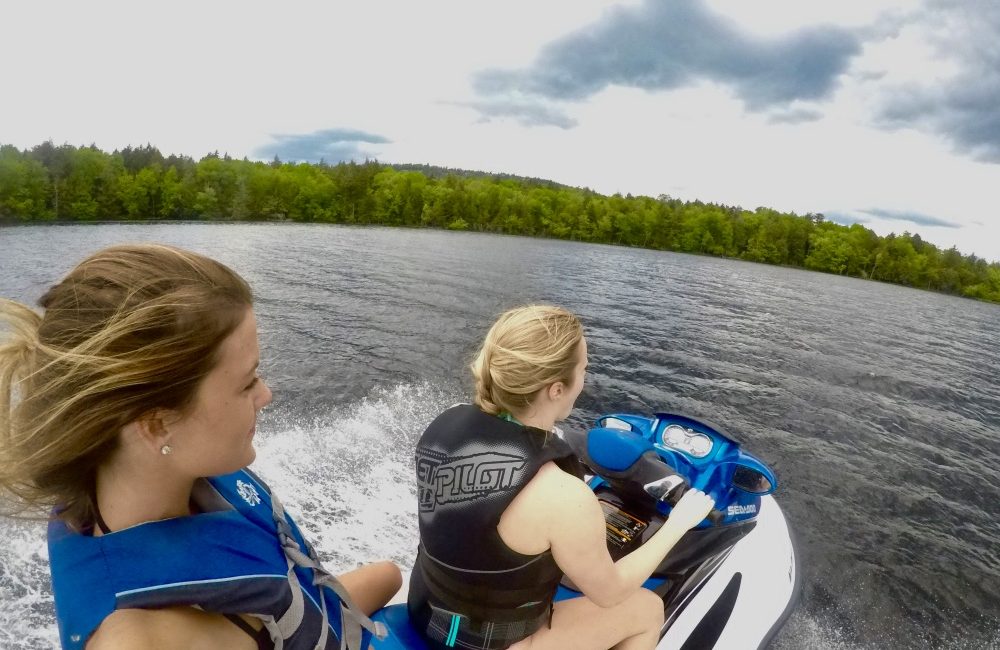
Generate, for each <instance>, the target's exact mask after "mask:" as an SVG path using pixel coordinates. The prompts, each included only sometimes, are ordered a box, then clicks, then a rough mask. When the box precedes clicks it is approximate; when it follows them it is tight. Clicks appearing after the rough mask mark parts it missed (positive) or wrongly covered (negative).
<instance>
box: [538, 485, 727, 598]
mask: <svg viewBox="0 0 1000 650" xmlns="http://www.w3.org/2000/svg"><path fill="white" fill-rule="evenodd" d="M539 474H541V472H540V473H539ZM537 487H538V488H539V490H537V491H533V494H531V497H532V499H531V501H532V502H533V503H534V504H540V506H541V507H540V509H541V510H543V511H544V515H543V517H542V518H541V520H540V521H542V522H544V526H545V530H546V534H547V537H548V544H549V548H551V549H552V555H553V557H554V559H555V561H556V563H557V564H558V565H559V568H561V569H562V570H563V572H564V573H565V574H566V575H567V576H568V577H569V578H570V580H572V581H573V582H574V583H575V584H576V586H577V587H578V588H579V589H580V590H581V591H582V592H583V593H584V595H585V596H587V597H588V598H590V599H591V600H592V601H594V603H596V604H597V605H600V606H601V607H613V606H615V605H617V604H618V603H620V602H622V601H623V600H625V599H626V598H628V597H629V595H631V594H632V593H633V592H634V591H635V590H636V589H638V588H639V587H640V586H642V583H643V582H645V581H646V579H648V578H649V576H650V574H652V572H653V570H654V569H656V567H657V566H658V565H659V564H660V562H661V561H662V560H663V558H664V556H666V554H667V553H668V552H669V551H670V549H671V548H673V546H674V544H676V543H677V541H678V540H679V539H680V538H681V537H682V536H683V535H684V533H685V532H687V531H688V530H689V529H691V528H692V527H693V526H695V525H696V524H698V523H699V522H700V521H701V520H702V519H704V518H705V517H706V516H707V515H708V513H709V511H710V510H711V509H712V506H713V502H712V499H711V498H710V497H708V496H707V495H705V494H703V493H701V492H698V491H696V490H690V491H689V492H688V493H687V494H685V495H684V497H683V498H682V499H681V502H680V503H678V504H677V506H675V507H674V509H673V511H672V513H671V515H670V517H669V518H668V519H667V521H666V523H665V524H664V525H663V526H662V527H661V528H660V529H659V530H658V531H656V533H654V534H653V536H652V537H651V538H650V539H649V540H648V541H646V543H645V544H643V545H642V546H641V547H639V548H638V549H636V550H634V551H632V552H631V553H629V554H628V555H626V556H625V557H623V558H621V559H620V560H618V561H617V562H613V561H612V559H611V555H610V554H609V553H608V548H607V542H606V541H605V536H606V527H605V523H604V512H603V510H602V509H601V506H600V503H599V502H598V500H597V497H596V496H595V495H594V493H593V492H592V491H591V490H590V488H589V487H587V485H586V484H585V483H584V482H583V481H581V480H579V479H578V478H576V477H575V476H571V475H569V474H567V473H565V472H563V471H561V470H559V471H549V472H546V473H545V474H544V475H543V480H542V481H540V484H539V485H538V486H537Z"/></svg>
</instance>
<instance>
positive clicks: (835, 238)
mask: <svg viewBox="0 0 1000 650" xmlns="http://www.w3.org/2000/svg"><path fill="white" fill-rule="evenodd" d="M128 220H137V221H150V220H211V221H297V222H310V223H312V222H316V223H337V224H358V225H362V224H371V225H385V226H403V227H422V228H446V229H450V230H471V231H479V232H492V233H507V234H516V235H527V236H532V237H551V238H556V239H571V240H578V241H586V242H599V243H608V244H620V245H625V246H639V247H644V248H654V249H660V250H670V251H681V252H685V253H699V254H704V255H715V256H720V257H731V258H736V259H741V260H749V261H753V262H763V263H766V264H779V265H783V266H792V267H800V268H806V269H812V270H815V271H823V272H827V273H836V274H840V275H850V276H854V277H859V278H867V279H872V280H878V281H882V282H892V283H896V284H902V285H906V286H910V287H916V288H920V289H928V290H932V291H939V292H944V293H949V294H955V295H961V296H966V297H969V298H976V299H980V300H987V301H992V302H998V303H1000V263H997V262H994V263H992V264H991V263H988V262H987V261H986V260H983V259H980V258H977V257H976V256H974V255H962V254H961V253H960V252H959V251H958V250H956V249H955V248H951V249H948V250H941V249H939V248H937V247H936V246H934V245H933V244H931V243H929V242H925V241H923V240H922V239H921V238H920V236H919V235H917V234H910V233H908V232H904V233H902V234H890V235H888V236H885V237H881V236H879V235H876V234H875V233H874V232H872V231H871V230H869V229H867V228H865V227H863V226H861V225H859V224H854V225H851V226H844V225H840V224H838V223H834V222H831V221H827V220H826V219H824V217H823V215H822V214H805V215H797V214H794V213H785V212H778V211H776V210H772V209H770V208H763V207H761V208H757V209H755V210H746V209H743V208H740V207H734V206H726V205H717V204H713V203H702V202H700V201H687V202H686V201H681V200H679V199H675V198H671V197H669V196H666V195H661V196H659V197H656V198H652V197H647V196H631V195H627V196H621V195H620V194H615V195H612V196H604V195H601V194H598V193H596V192H593V191H591V190H588V189H579V188H573V187H567V186H564V185H560V184H557V183H553V182H550V181H544V180H538V179H530V178H521V177H517V176H511V175H491V174H484V173H476V172H468V171H464V170H450V169H442V168H439V167H430V166H423V165H397V166H392V165H386V164H382V163H379V162H375V161H371V162H365V163H361V164H358V163H353V162H351V163H341V164H337V165H328V164H325V163H319V164H308V163H285V162H281V161H280V160H278V159H275V160H273V161H272V162H269V163H265V162H256V161H250V160H247V159H243V160H237V159H233V158H230V157H229V156H228V155H223V156H220V155H219V154H218V153H213V154H209V155H207V156H205V157H204V158H202V159H201V160H198V161H195V160H194V159H192V158H189V157H187V156H174V155H171V156H163V155H162V154H161V153H160V151H159V150H158V149H156V148H155V147H153V146H151V145H146V146H144V147H135V148H133V147H127V148H125V149H124V150H121V151H114V152H112V153H106V152H104V151H101V150H100V149H98V148H97V147H95V146H93V145H91V146H89V147H75V146H72V145H68V144H64V145H59V146H56V145H54V144H53V143H52V142H45V143H42V144H40V145H38V146H36V147H33V148H32V149H30V150H23V151H22V150H19V149H18V148H16V147H14V146H11V145H2V146H0V223H27V222H87V221H128Z"/></svg>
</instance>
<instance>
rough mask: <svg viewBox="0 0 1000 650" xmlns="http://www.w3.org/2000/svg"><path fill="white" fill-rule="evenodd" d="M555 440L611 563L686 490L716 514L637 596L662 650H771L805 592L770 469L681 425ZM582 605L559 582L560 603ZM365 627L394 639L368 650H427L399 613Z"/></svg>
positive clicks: (626, 424)
mask: <svg viewBox="0 0 1000 650" xmlns="http://www.w3.org/2000/svg"><path fill="white" fill-rule="evenodd" d="M562 436H563V438H564V439H565V440H566V442H567V443H569V444H570V446H571V447H572V448H573V449H574V451H576V453H577V455H578V456H579V458H580V460H581V461H582V462H583V464H584V465H585V467H586V468H588V469H589V474H588V479H587V483H588V485H589V486H590V488H591V489H592V490H593V491H594V494H595V495H596V496H597V498H598V500H599V502H600V503H601V507H602V509H603V510H604V515H605V524H606V541H607V544H608V551H609V552H610V554H611V557H612V558H613V559H614V560H618V559H619V558H621V557H623V556H624V555H627V554H628V553H630V552H631V551H633V550H635V549H636V548H638V547H639V546H641V545H642V544H643V543H644V542H645V541H646V540H648V539H649V538H650V536H652V535H653V533H655V532H656V531H657V530H658V529H659V528H660V526H662V525H663V523H664V522H665V521H666V519H667V517H669V516H670V511H671V509H672V507H673V506H674V505H675V504H676V503H677V501H678V500H679V499H680V497H681V496H682V495H683V494H684V492H685V491H687V490H688V489H691V488H695V489H699V490H701V491H703V492H705V493H706V494H709V495H710V496H711V497H712V498H713V499H714V500H715V509H714V510H713V511H712V512H711V514H710V515H709V516H708V517H707V518H706V519H705V520H704V521H702V522H701V523H700V524H699V525H697V526H696V527H694V528H692V529H691V530H690V531H688V532H687V533H685V535H684V536H683V537H682V538H681V540H680V541H679V542H678V543H677V544H676V545H675V546H674V548H673V549H672V550H671V551H670V553H668V554H667V556H666V557H665V558H664V559H663V561H662V562H661V563H660V565H659V566H658V567H657V568H656V570H655V571H654V572H653V574H652V576H651V577H650V579H649V580H647V581H646V583H645V584H644V585H643V586H644V587H646V588H647V589H649V590H651V591H653V592H654V593H656V594H657V595H659V596H660V598H661V599H662V600H663V609H664V614H665V622H664V625H663V628H662V629H661V630H660V641H659V643H658V644H657V646H656V648H657V650H665V649H666V648H671V649H673V650H676V649H680V650H695V649H699V650H700V649H715V650H743V649H746V648H765V647H767V645H768V644H769V643H770V641H771V639H772V638H773V637H774V635H775V634H776V633H777V632H778V630H779V629H780V628H781V627H782V625H784V623H785V621H786V620H787V618H788V616H789V615H790V614H791V612H792V610H793V609H794V608H795V605H796V604H797V602H798V597H799V593H800V589H801V579H800V573H799V566H798V555H797V553H796V549H795V544H794V542H793V539H792V534H791V531H790V529H789V527H788V523H787V522H786V520H785V517H784V514H783V513H782V511H781V508H780V507H779V506H778V503H777V501H776V500H775V499H774V497H773V496H772V495H773V493H774V491H775V490H776V489H777V487H778V480H777V478H776V477H775V475H774V473H773V472H772V471H771V469H770V468H769V467H767V465H765V464H764V463H763V462H762V461H761V460H760V459H758V458H757V457H755V456H753V455H752V454H750V453H749V452H747V451H745V450H743V449H742V448H741V446H740V444H739V443H738V442H737V441H736V440H735V439H734V438H733V437H732V436H731V435H729V434H728V433H726V432H725V431H724V430H723V429H721V428H720V427H718V426H716V425H713V424H710V423H708V422H706V421H703V420H698V419H695V418H693V417H689V416H685V415H681V414H677V413H656V414H654V415H653V416H651V417H650V416H642V415H628V414H611V415H605V416H602V417H601V418H599V419H598V420H597V423H596V426H595V427H593V428H591V429H590V430H589V431H587V432H585V433H583V432H579V433H572V432H570V433H565V434H562ZM580 595H581V594H580V592H579V591H577V590H576V589H575V588H574V586H573V585H572V584H571V583H570V582H569V581H568V579H564V580H563V584H562V585H560V587H559V590H558V593H557V595H556V600H557V601H559V600H564V599H567V598H576V597H579V596H580ZM398 599H399V597H397V600H398ZM404 601H405V598H404ZM372 618H373V619H374V620H375V621H379V622H381V623H383V624H384V625H385V626H386V628H387V629H388V631H389V635H388V637H386V638H385V639H383V640H374V641H373V642H372V647H373V648H377V649H379V650H397V649H407V650H425V648H426V645H425V644H424V642H423V639H422V637H421V636H420V634H419V633H418V632H417V631H416V630H415V629H414V628H413V627H411V626H410V624H409V621H408V617H407V612H406V605H405V604H397V605H390V606H388V607H385V608H383V609H381V610H379V611H378V612H376V614H375V615H374V616H373V617H372Z"/></svg>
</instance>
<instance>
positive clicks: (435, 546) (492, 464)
mask: <svg viewBox="0 0 1000 650" xmlns="http://www.w3.org/2000/svg"><path fill="white" fill-rule="evenodd" d="M586 368H587V341H586V339H585V338H584V336H583V328H582V326H581V324H580V321H579V320H578V319H577V317H576V316H574V315H573V314H571V313H570V312H568V311H566V310H564V309H560V308H558V307H550V306H544V305H535V306H529V307H521V308H518V309H512V310H510V311H508V312H506V313H504V314H503V315H501V316H500V318H499V319H498V320H497V322H496V323H495V324H494V325H493V327H492V328H491V329H490V331H489V333H488V334H487V335H486V340H485V341H484V342H483V345H482V348H481V349H480V351H479V354H478V355H477V357H476V359H475V361H474V362H473V364H472V372H473V375H474V376H475V382H476V396H475V404H474V405H471V404H466V405H459V406H454V407H452V408H450V409H448V410H447V411H445V412H444V413H442V414H441V415H440V416H438V418H437V419H435V420H434V422H432V423H431V425H430V426H429V427H428V428H427V430H426V431H425V432H424V434H423V436H421V438H420V441H419V442H418V444H417V450H416V468H417V483H418V493H419V525H420V548H419V551H418V556H417V563H416V566H415V567H414V570H413V574H412V576H411V580H410V591H409V599H408V607H409V612H410V617H411V621H412V622H413V624H414V626H415V627H416V628H417V629H418V630H420V631H421V632H423V633H424V635H425V637H426V638H427V640H428V645H429V646H430V647H431V648H435V649H438V648H449V647H459V648H482V649H489V650H492V649H500V648H512V649H516V650H526V649H528V648H531V649H532V650H543V649H549V648H551V649H553V650H562V649H566V648H573V649H574V650H587V649H594V650H597V649H600V650H605V649H607V648H611V647H615V648H620V649H623V650H624V649H627V650H639V649H649V648H653V647H655V645H656V643H657V641H658V638H659V630H660V627H661V626H662V624H663V614H664V612H663V605H662V602H661V601H660V599H659V598H658V597H657V596H655V595H654V594H653V593H652V592H650V591H647V590H645V589H642V588H641V585H642V583H643V582H644V581H645V580H646V579H647V578H648V577H649V575H650V574H651V573H652V572H653V570H654V569H655V568H656V566H657V565H658V564H659V563H660V561H661V560H662V559H663V557H664V556H665V555H666V554H667V552H668V551H669V550H670V549H671V547H673V545H674V544H675V543H676V542H677V541H678V539H680V537H681V536H682V535H683V534H684V533H685V532H686V531H687V530H689V529H690V528H692V527H693V526H694V525H696V524H697V523H698V522H700V521H701V520H702V519H704V518H705V516H706V515H707V514H708V513H709V511H710V510H711V508H712V505H713V503H712V500H711V499H710V498H709V497H708V496H706V495H705V494H703V493H701V492H698V491H697V490H691V491H689V492H688V493H687V494H686V495H685V496H684V497H683V498H682V500H681V502H680V503H678V505H677V506H676V507H675V508H674V510H673V512H672V514H671V516H670V518H669V519H668V520H667V523H666V524H665V525H664V526H663V527H662V528H661V529H660V530H659V531H658V532H657V533H656V534H654V535H653V537H652V538H651V539H650V540H649V541H648V542H647V543H646V544H644V545H643V546H642V547H640V548H639V549H637V550H635V551H633V552H632V553H631V554H629V555H627V556H625V557H624V558H622V559H620V560H618V562H613V561H612V560H611V557H610V555H609V554H608V551H607V546H606V543H605V525H604V515H603V512H602V510H601V507H600V505H599V503H598V501H597V498H596V497H595V496H594V494H593V493H592V492H591V491H590V489H589V488H588V487H587V485H586V484H585V483H584V482H583V481H582V480H581V477H580V475H579V474H578V473H577V462H576V460H575V459H574V458H573V455H572V452H571V451H570V450H569V447H568V446H567V445H566V444H565V443H564V442H563V441H562V440H561V439H560V438H559V437H558V436H556V435H553V433H552V432H553V430H554V427H555V424H556V422H558V421H560V420H562V419H564V418H566V417H567V416H568V415H569V413H570V411H571V410H572V409H573V404H574V402H575V401H576V398H577V397H578V396H579V395H580V391H581V390H583V382H584V376H585V374H586ZM563 574H565V575H567V576H568V577H569V578H570V579H571V580H572V581H573V582H574V583H575V584H576V585H577V586H578V587H579V588H580V589H581V590H582V592H583V595H584V597H582V598H576V599H571V600H565V601H561V602H558V603H555V604H554V605H553V602H552V598H553V595H554V593H555V590H556V586H557V585H558V583H559V580H560V579H561V578H562V576H563Z"/></svg>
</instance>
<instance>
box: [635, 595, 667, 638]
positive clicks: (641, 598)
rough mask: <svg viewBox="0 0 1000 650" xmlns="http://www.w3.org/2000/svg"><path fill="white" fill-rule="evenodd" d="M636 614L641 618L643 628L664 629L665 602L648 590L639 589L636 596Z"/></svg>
mask: <svg viewBox="0 0 1000 650" xmlns="http://www.w3.org/2000/svg"><path fill="white" fill-rule="evenodd" d="M635 599H636V603H635V610H634V611H635V612H636V614H637V615H638V616H639V617H640V619H641V620H642V623H643V627H644V628H646V629H656V630H659V629H660V628H661V627H663V622H664V620H665V619H664V614H663V601H662V600H660V597H659V596H657V595H656V594H654V593H653V592H652V591H650V590H648V589H639V591H638V592H637V593H636V595H635Z"/></svg>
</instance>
